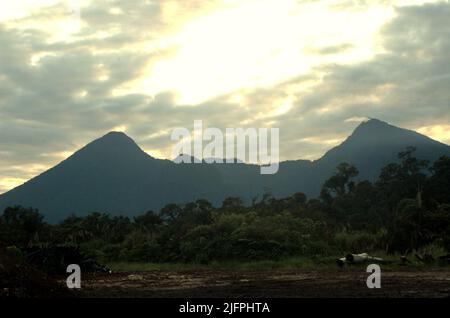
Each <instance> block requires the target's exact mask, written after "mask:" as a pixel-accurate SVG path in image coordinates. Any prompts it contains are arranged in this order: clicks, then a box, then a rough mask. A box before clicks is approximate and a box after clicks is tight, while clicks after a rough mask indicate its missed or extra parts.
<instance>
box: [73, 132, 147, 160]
mask: <svg viewBox="0 0 450 318" xmlns="http://www.w3.org/2000/svg"><path fill="white" fill-rule="evenodd" d="M76 154H77V155H83V156H88V157H93V158H94V157H96V158H106V157H129V156H142V155H143V154H145V155H146V156H148V155H147V154H146V153H145V152H144V151H143V150H142V149H141V148H140V147H139V146H138V145H137V144H136V142H135V141H134V140H133V139H131V138H130V137H129V136H128V135H127V134H125V133H124V132H120V131H110V132H109V133H107V134H106V135H104V136H102V137H100V138H98V139H96V140H94V141H92V142H90V143H89V144H87V145H86V146H85V147H83V148H82V149H80V150H79V151H78V152H77V153H76Z"/></svg>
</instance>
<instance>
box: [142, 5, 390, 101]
mask: <svg viewBox="0 0 450 318" xmlns="http://www.w3.org/2000/svg"><path fill="white" fill-rule="evenodd" d="M391 16H392V10H391V8H389V7H383V6H379V5H373V6H371V7H369V8H368V9H367V10H363V11H336V10H333V8H331V7H330V6H329V5H327V4H326V2H325V3H322V2H311V3H305V4H302V3H301V2H299V1H294V0H292V1H291V0H288V1H279V0H257V1H242V2H236V3H235V4H233V5H229V6H225V7H224V8H222V9H221V10H216V11H214V12H211V13H210V14H208V15H206V16H203V17H200V18H198V19H196V20H194V21H191V22H189V23H187V25H186V26H185V27H184V28H183V29H182V30H181V31H180V32H179V33H178V34H176V35H175V36H174V37H173V38H172V41H173V43H174V45H176V46H177V47H178V51H177V53H176V54H175V55H174V56H173V57H171V58H169V59H162V60H160V61H158V62H157V63H156V64H155V65H154V66H153V67H152V68H151V70H149V73H150V74H149V76H148V77H146V78H144V79H143V80H142V83H140V86H141V90H142V92H144V93H150V94H155V93H157V92H158V91H164V90H173V91H175V92H176V93H177V95H178V102H179V103H180V104H197V103H200V102H202V101H205V100H207V99H209V98H212V97H214V96H217V95H221V94H225V93H229V92H232V91H234V90H237V89H240V88H243V87H261V86H262V87H264V86H270V85H274V84H276V83H278V82H280V81H283V80H285V79H288V78H291V77H294V76H298V75H301V74H305V73H307V72H309V71H311V69H312V67H313V66H316V65H319V64H321V63H357V62H358V61H361V60H364V59H368V58H370V57H371V56H372V55H374V54H376V53H377V51H378V48H377V43H376V41H375V35H376V32H377V31H378V30H379V28H380V27H381V26H382V25H383V24H384V23H385V22H386V21H387V20H388V19H389V18H390V17H391ZM325 22H326V23H325ZM348 43H351V46H350V47H349V48H348V49H347V50H345V51H342V52H339V51H337V52H334V54H323V55H320V54H318V55H314V54H311V53H310V52H309V51H310V49H311V48H313V49H323V48H328V47H336V46H339V45H341V44H348ZM138 85H139V84H138ZM134 89H136V87H135V88H134Z"/></svg>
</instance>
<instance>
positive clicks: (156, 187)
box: [0, 119, 450, 221]
mask: <svg viewBox="0 0 450 318" xmlns="http://www.w3.org/2000/svg"><path fill="white" fill-rule="evenodd" d="M407 146H415V147H417V148H418V150H417V156H418V157H419V158H422V159H427V160H431V161H433V160H435V159H437V157H439V156H440V155H444V154H447V155H450V147H449V146H447V145H445V144H442V143H440V142H438V141H435V140H433V139H431V138H429V137H427V136H424V135H421V134H419V133H417V132H414V131H411V130H407V129H403V128H399V127H396V126H393V125H390V124H388V123H386V122H383V121H380V120H376V119H372V120H369V121H366V122H363V123H361V124H360V125H358V126H357V127H356V129H355V130H354V131H353V133H352V134H351V135H350V136H349V137H348V138H346V140H344V141H343V142H342V143H341V144H340V145H338V146H336V147H333V148H332V149H330V150H329V151H327V152H326V153H325V154H324V155H323V156H322V157H321V158H319V159H317V160H314V161H308V160H301V159H299V160H288V161H282V162H280V168H279V172H278V173H277V174H275V175H260V173H259V172H260V171H259V166H258V165H251V164H245V163H240V164H218V163H215V164H175V163H174V162H172V161H170V160H166V159H156V158H153V157H152V156H150V155H149V154H147V153H146V152H145V151H143V150H142V149H141V148H140V147H139V145H138V144H136V142H134V140H133V139H132V138H130V137H129V136H127V135H126V134H125V133H123V132H114V131H113V132H109V133H107V134H105V135H104V136H102V137H100V138H98V139H96V140H94V141H92V142H90V143H88V144H87V145H86V146H84V147H82V148H81V149H79V150H78V151H76V152H75V153H74V154H73V155H72V156H70V157H68V158H67V159H65V160H63V161H62V162H60V163H59V164H57V165H56V166H54V167H52V168H51V169H49V170H47V171H45V172H43V173H42V174H40V175H38V176H36V177H35V178H32V179H31V180H29V181H27V182H25V183H24V184H23V185H21V186H18V187H16V188H14V189H12V190H10V191H8V192H6V193H4V194H2V195H0V209H1V210H3V209H4V208H5V207H7V206H10V205H16V204H20V205H24V206H33V207H35V208H38V209H39V210H41V212H42V213H43V214H44V216H45V217H46V218H47V219H49V220H50V221H58V220H61V219H63V218H65V217H67V216H68V215H69V214H71V213H74V214H78V215H85V214H87V213H89V212H93V211H99V212H108V213H111V214H114V215H123V214H124V215H129V216H131V215H136V214H138V213H142V212H145V211H147V210H150V209H153V210H159V209H160V208H161V207H162V206H164V205H165V204H167V203H172V202H174V203H186V202H189V201H192V200H195V199H199V198H205V199H208V200H210V201H211V202H212V203H213V204H216V205H217V204H220V202H221V201H222V200H223V199H224V198H226V197H228V196H240V197H243V199H244V202H246V203H249V202H250V201H251V199H252V198H254V197H256V196H260V195H262V193H263V192H265V191H267V190H270V191H271V192H272V193H273V195H274V196H276V197H282V196H288V195H291V194H293V193H295V192H304V193H305V194H307V195H308V196H310V197H311V196H316V195H318V194H319V192H320V187H321V185H322V184H323V182H324V181H325V180H326V179H327V178H328V177H329V176H331V175H332V174H333V172H334V170H335V168H336V166H337V165H338V164H339V163H341V162H349V163H350V164H353V165H355V166H356V167H357V168H358V169H359V170H360V178H361V179H369V180H373V179H374V178H376V177H377V175H378V173H379V170H380V169H381V167H382V166H384V165H385V164H387V163H390V162H393V161H396V158H397V153H398V152H399V151H402V150H404V148H406V147H407Z"/></svg>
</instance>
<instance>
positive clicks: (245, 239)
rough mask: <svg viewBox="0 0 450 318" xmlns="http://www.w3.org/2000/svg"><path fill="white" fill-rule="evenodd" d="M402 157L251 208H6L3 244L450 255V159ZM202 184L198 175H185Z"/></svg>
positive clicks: (252, 254)
mask: <svg viewBox="0 0 450 318" xmlns="http://www.w3.org/2000/svg"><path fill="white" fill-rule="evenodd" d="M414 151H415V149H414V148H407V149H406V150H405V151H403V152H401V153H399V161H398V163H392V164H389V165H387V166H385V167H384V168H383V169H382V170H381V172H380V174H379V178H378V180H377V181H376V182H374V183H371V182H369V181H361V180H359V179H358V170H357V169H356V168H355V167H353V166H351V165H349V164H346V163H342V164H340V165H339V166H338V167H337V169H336V172H335V174H334V175H333V176H332V177H331V178H329V179H328V180H327V181H326V182H325V183H324V185H323V187H322V191H321V195H320V197H319V198H310V199H308V198H307V197H306V196H305V195H304V194H303V193H295V194H294V195H292V196H290V197H287V198H275V197H273V196H272V195H271V193H270V192H269V191H267V192H266V193H265V194H264V195H263V196H262V197H259V198H255V199H254V200H253V203H252V204H251V205H250V206H245V205H244V204H243V202H242V200H241V199H240V198H237V197H230V198H227V199H226V200H224V201H223V203H222V205H221V206H220V207H214V206H212V204H211V203H210V202H208V201H206V200H197V201H195V202H191V203H187V204H174V203H171V204H167V205H166V206H165V207H164V208H162V209H161V210H160V211H159V212H155V211H148V212H145V213H143V214H141V215H139V216H136V217H134V218H133V219H129V218H128V217H124V216H114V217H112V216H109V215H108V214H105V213H99V212H95V213H91V214H90V215H88V216H85V217H78V216H70V217H68V218H67V219H65V220H64V221H63V222H60V223H59V224H48V223H46V222H45V221H44V219H43V216H42V215H41V214H40V213H39V211H37V210H35V209H33V208H25V207H20V206H15V207H9V208H7V209H6V210H5V211H4V212H3V214H2V216H1V217H0V241H1V242H3V244H5V245H8V246H16V247H18V248H26V247H30V246H52V245H70V246H78V247H80V249H81V250H82V251H84V252H85V253H87V254H89V255H92V256H94V257H96V258H97V259H98V260H101V261H103V262H110V261H126V262H134V261H136V262H193V263H202V264H203V263H210V262H213V261H229V260H233V261H252V260H266V259H270V260H277V259H283V258H287V257H294V256H305V257H311V258H314V257H320V256H333V255H338V254H340V253H346V252H362V251H363V252H371V251H385V252H388V253H401V254H404V253H406V252H407V251H412V250H417V249H419V248H423V247H426V246H433V247H438V248H439V249H441V250H446V251H448V252H450V158H449V157H447V156H443V157H441V158H440V159H438V160H437V161H436V162H434V163H429V162H427V161H423V160H419V159H417V158H415V156H414ZM186 182H195V180H186Z"/></svg>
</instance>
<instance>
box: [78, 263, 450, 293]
mask: <svg viewBox="0 0 450 318" xmlns="http://www.w3.org/2000/svg"><path fill="white" fill-rule="evenodd" d="M368 275H369V274H368V273H366V272H365V267H359V268H344V269H338V268H336V269H318V270H313V269H298V270H261V271H248V270H246V271H236V270H186V271H145V272H122V273H112V274H91V275H84V276H83V277H82V281H83V283H82V290H81V296H83V297H155V298H158V297H168V298H170V297H183V298H185V297H188V298H197V297H210V298H211V297H212V298H214V297H239V298H241V297H251V298H277V297H450V268H449V267H446V268H431V269H426V268H406V267H405V268H401V269H382V276H381V289H369V288H367V286H366V279H367V277H368Z"/></svg>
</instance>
